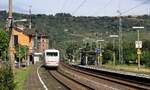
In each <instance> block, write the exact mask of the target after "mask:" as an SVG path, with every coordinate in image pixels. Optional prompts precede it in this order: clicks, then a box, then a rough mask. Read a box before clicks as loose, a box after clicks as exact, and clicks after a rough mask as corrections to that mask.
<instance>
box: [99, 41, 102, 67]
mask: <svg viewBox="0 0 150 90" xmlns="http://www.w3.org/2000/svg"><path fill="white" fill-rule="evenodd" d="M99 58H100V59H99V60H100V61H99V62H100V65H102V46H101V42H100V57H99Z"/></svg>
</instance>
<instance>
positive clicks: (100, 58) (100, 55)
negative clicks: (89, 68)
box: [96, 39, 104, 65]
mask: <svg viewBox="0 0 150 90" xmlns="http://www.w3.org/2000/svg"><path fill="white" fill-rule="evenodd" d="M96 42H97V45H98V43H99V42H100V45H98V47H99V49H100V53H99V55H98V58H97V60H98V64H99V63H100V65H102V56H103V55H102V50H101V49H102V44H101V42H104V40H103V39H102V40H96Z"/></svg>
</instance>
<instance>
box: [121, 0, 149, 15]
mask: <svg viewBox="0 0 150 90" xmlns="http://www.w3.org/2000/svg"><path fill="white" fill-rule="evenodd" d="M147 2H148V0H145V1H144V2H142V3H140V4H138V5H136V6H134V7H132V8H130V9H128V10H126V11H124V12H122V14H125V13H128V12H130V11H132V10H134V9H135V8H137V7H140V6H142V5H143V4H145V3H147Z"/></svg>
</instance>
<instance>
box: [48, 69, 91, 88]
mask: <svg viewBox="0 0 150 90" xmlns="http://www.w3.org/2000/svg"><path fill="white" fill-rule="evenodd" d="M49 73H50V74H51V75H52V76H53V77H54V78H55V79H56V80H58V81H59V82H60V83H61V84H63V85H64V86H66V87H68V88H69V89H71V90H90V89H91V88H90V87H88V86H85V85H83V84H82V83H80V82H77V81H75V80H74V79H72V78H70V77H67V76H66V75H64V74H62V73H60V72H58V71H56V70H49Z"/></svg>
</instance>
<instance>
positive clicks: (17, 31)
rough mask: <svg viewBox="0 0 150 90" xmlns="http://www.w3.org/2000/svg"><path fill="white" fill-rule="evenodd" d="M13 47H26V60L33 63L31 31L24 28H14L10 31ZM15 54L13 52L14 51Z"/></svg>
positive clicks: (32, 34) (32, 35) (32, 37)
mask: <svg viewBox="0 0 150 90" xmlns="http://www.w3.org/2000/svg"><path fill="white" fill-rule="evenodd" d="M12 35H13V38H14V39H13V41H14V42H13V43H14V46H16V45H18V44H20V45H26V46H27V47H28V49H29V50H28V53H27V55H28V60H30V61H33V56H32V55H33V52H34V33H33V31H32V30H29V29H25V28H24V27H14V28H13V31H12ZM14 50H15V49H14ZM14 54H15V51H14Z"/></svg>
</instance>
